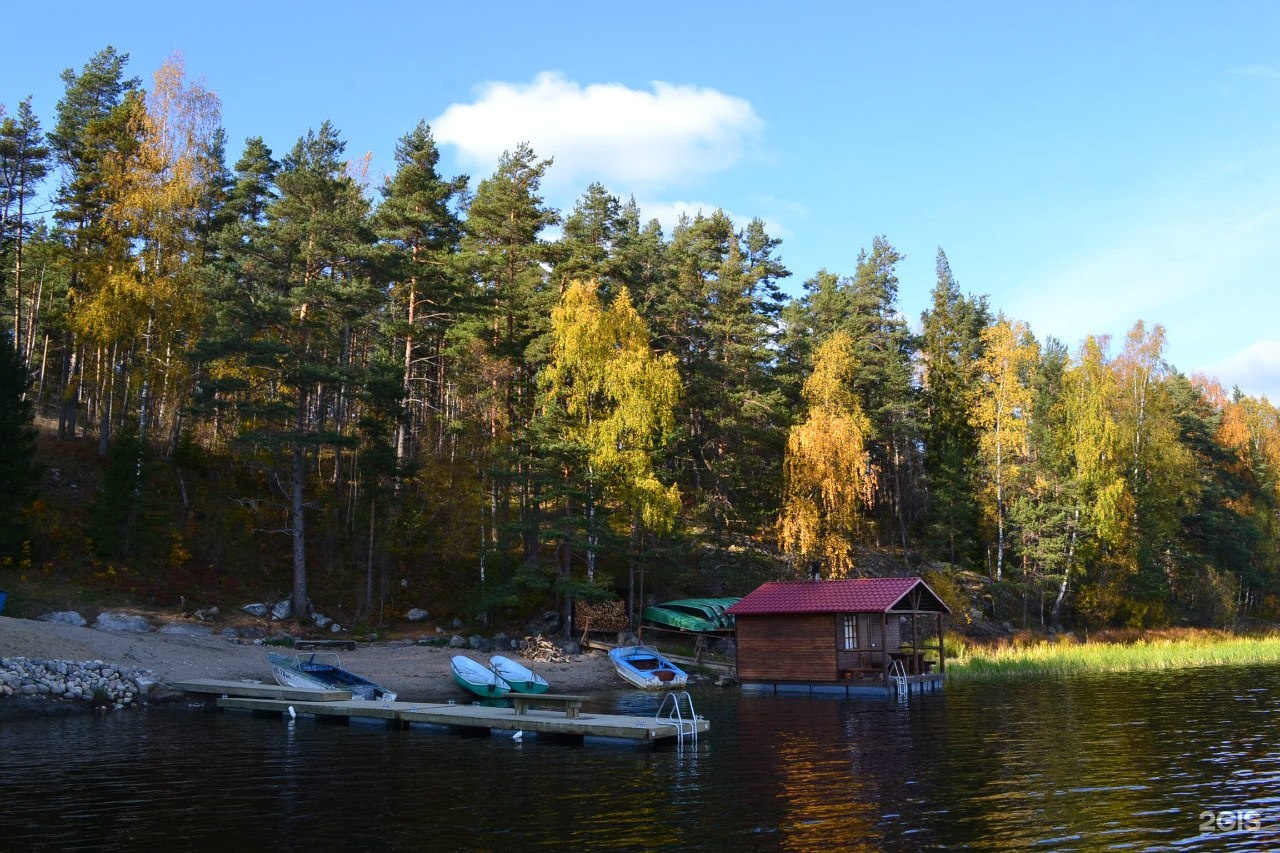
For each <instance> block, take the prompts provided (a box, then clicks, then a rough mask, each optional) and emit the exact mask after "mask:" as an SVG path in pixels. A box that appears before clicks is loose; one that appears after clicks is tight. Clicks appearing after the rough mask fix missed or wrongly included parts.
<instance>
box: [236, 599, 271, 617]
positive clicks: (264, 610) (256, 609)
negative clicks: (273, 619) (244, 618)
mask: <svg viewBox="0 0 1280 853" xmlns="http://www.w3.org/2000/svg"><path fill="white" fill-rule="evenodd" d="M240 609H241V610H243V611H244V612H245V613H248V614H249V615H250V616H257V617H258V618H259V619H261V618H262V617H264V616H266V615H267V614H268V613H270V612H271V608H270V607H268V606H267V605H265V604H262V603H261V602H257V603H255V604H246V605H245V606H244V607H241V608H240Z"/></svg>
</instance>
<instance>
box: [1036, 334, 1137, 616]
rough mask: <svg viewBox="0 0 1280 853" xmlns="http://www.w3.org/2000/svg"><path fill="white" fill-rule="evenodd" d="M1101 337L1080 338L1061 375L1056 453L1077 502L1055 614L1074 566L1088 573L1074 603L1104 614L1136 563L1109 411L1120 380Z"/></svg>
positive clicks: (1117, 435)
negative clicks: (1059, 447)
mask: <svg viewBox="0 0 1280 853" xmlns="http://www.w3.org/2000/svg"><path fill="white" fill-rule="evenodd" d="M1107 343H1108V340H1107V339H1106V338H1101V339H1100V338H1097V337H1094V336H1093V335H1090V336H1089V337H1087V338H1085V340H1084V343H1083V344H1082V345H1081V346H1080V351H1079V354H1078V355H1077V357H1076V359H1075V363H1074V364H1072V366H1071V368H1070V369H1069V370H1068V371H1067V372H1066V374H1065V375H1064V376H1063V382H1062V384H1063V394H1062V404H1061V405H1062V418H1061V420H1062V424H1063V435H1062V437H1061V442H1062V453H1063V456H1064V459H1065V462H1066V465H1067V469H1068V476H1069V479H1070V483H1071V489H1072V493H1073V494H1074V495H1075V507H1074V508H1073V510H1072V517H1073V521H1072V526H1071V535H1070V537H1069V540H1068V544H1067V559H1066V561H1065V570H1064V573H1063V577H1062V585H1061V587H1060V588H1059V591H1058V597H1057V600H1056V601H1055V602H1054V606H1053V618H1054V620H1055V621H1056V620H1057V618H1058V615H1059V613H1060V611H1061V607H1062V603H1063V601H1064V600H1065V597H1066V593H1067V588H1068V586H1069V585H1070V583H1071V580H1072V577H1073V575H1074V574H1075V573H1076V572H1077V571H1078V570H1080V571H1083V572H1086V573H1089V572H1091V573H1092V576H1091V577H1085V578H1084V579H1082V582H1081V584H1080V600H1079V608H1080V610H1081V611H1082V612H1085V613H1087V614H1088V615H1089V616H1090V617H1096V618H1099V619H1100V620H1105V619H1108V618H1110V615H1111V614H1112V613H1113V612H1114V610H1115V607H1116V601H1117V599H1118V597H1119V595H1120V590H1121V588H1122V581H1123V579H1124V578H1125V577H1127V576H1128V575H1129V574H1131V573H1132V572H1133V571H1134V563H1133V557H1132V554H1133V549H1132V548H1131V547H1129V543H1130V542H1131V541H1132V529H1133V527H1132V520H1133V513H1134V498H1133V492H1132V491H1131V490H1130V488H1129V483H1128V480H1127V479H1126V478H1125V459H1126V454H1125V452H1124V445H1125V441H1124V438H1123V433H1122V430H1121V427H1120V425H1119V423H1118V422H1117V421H1116V418H1115V415H1114V413H1113V408H1114V405H1115V400H1116V396H1117V393H1118V385H1117V376H1116V372H1115V371H1114V370H1113V369H1112V366H1111V364H1109V363H1108V360H1107V354H1106V349H1107ZM1086 580H1087V581H1088V583H1087V584H1086V583H1085V582H1084V581H1086Z"/></svg>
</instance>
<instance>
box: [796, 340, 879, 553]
mask: <svg viewBox="0 0 1280 853" xmlns="http://www.w3.org/2000/svg"><path fill="white" fill-rule="evenodd" d="M857 368H858V364H857V359H856V357H855V356H854V341H853V339H852V338H851V337H850V336H849V335H848V334H847V333H845V332H836V333H835V334H833V335H832V336H831V337H830V338H828V339H827V341H826V342H825V343H824V344H823V345H822V346H821V347H819V348H818V351H817V353H815V355H814V367H813V373H812V374H811V375H810V376H809V378H808V379H807V380H806V381H805V383H804V389H803V391H802V393H803V396H804V399H805V402H807V403H808V405H809V411H808V415H807V417H806V418H805V420H804V421H803V422H802V423H800V424H797V425H796V426H794V427H792V429H791V434H790V435H789V436H788V438H787V452H786V459H785V461H784V463H783V476H784V486H783V505H782V512H781V514H780V515H779V518H778V539H779V543H780V544H781V546H782V549H783V550H784V551H786V552H787V553H789V554H795V555H797V556H799V557H801V558H802V559H804V560H806V561H809V560H821V561H823V562H824V563H826V565H827V568H828V571H829V573H830V575H831V576H832V577H847V576H848V575H849V574H851V573H852V572H853V568H854V566H853V554H852V550H851V549H852V545H853V543H854V542H855V541H857V540H858V539H860V538H862V537H863V536H864V535H865V533H866V529H867V526H868V520H867V510H868V507H869V506H870V503H871V499H872V496H873V491H874V488H875V482H876V472H875V471H874V470H873V466H872V465H871V456H870V454H869V452H868V451H867V445H868V442H869V441H870V439H871V421H870V419H869V418H868V417H867V415H866V414H865V413H864V412H863V411H862V407H861V405H859V403H858V399H857V397H856V395H855V394H854V393H853V391H852V390H851V389H852V387H853V380H854V378H855V376H856V374H857Z"/></svg>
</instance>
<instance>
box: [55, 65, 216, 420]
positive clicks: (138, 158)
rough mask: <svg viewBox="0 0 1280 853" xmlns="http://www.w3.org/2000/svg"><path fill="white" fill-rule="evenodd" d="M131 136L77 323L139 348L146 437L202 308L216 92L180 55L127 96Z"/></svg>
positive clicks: (117, 157) (110, 173)
mask: <svg viewBox="0 0 1280 853" xmlns="http://www.w3.org/2000/svg"><path fill="white" fill-rule="evenodd" d="M123 108H124V110H125V111H126V115H125V123H126V126H127V131H128V132H127V133H126V134H125V136H124V138H126V139H128V140H129V144H127V145H121V146H117V147H116V148H115V150H113V151H112V152H111V154H110V155H108V157H107V162H106V163H105V168H104V169H103V179H104V183H105V189H104V193H105V195H106V197H107V198H108V199H109V203H108V205H107V208H106V211H105V214H104V217H103V220H104V229H103V235H102V236H103V240H104V242H105V243H108V244H113V245H116V246H117V247H118V248H119V250H120V251H118V252H113V253H107V255H106V256H107V257H108V258H109V259H111V260H110V262H109V263H108V265H107V266H106V267H105V268H104V269H103V270H102V274H101V276H100V278H99V283H98V286H97V287H96V288H95V289H94V290H93V291H92V292H91V293H90V294H88V297H89V298H87V299H85V300H84V301H83V302H82V303H81V304H80V305H79V307H78V312H77V316H76V317H75V321H76V326H77V330H78V331H79V332H80V334H82V335H83V336H84V337H85V338H87V339H88V340H91V341H94V342H96V343H98V344H99V345H100V346H101V347H104V348H111V349H113V350H117V351H120V352H123V351H125V350H129V351H132V352H134V353H135V358H137V359H138V360H139V363H138V364H135V365H131V366H130V374H131V375H132V377H133V378H134V379H135V381H136V382H137V384H138V386H139V387H138V390H137V393H136V399H137V401H138V406H139V407H140V410H139V430H138V431H139V436H140V437H143V438H145V436H146V432H147V425H148V421H149V419H150V417H151V413H150V412H149V404H150V401H151V399H152V397H153V395H154V394H155V391H154V385H155V383H156V382H157V381H159V383H160V385H161V388H160V392H159V394H158V395H156V396H158V397H159V400H160V403H161V405H164V404H165V403H166V401H167V399H168V398H169V397H170V396H171V395H172V394H173V393H175V392H176V386H177V383H178V379H177V377H176V376H175V372H176V371H177V370H178V369H179V366H180V365H181V364H182V363H184V359H182V358H180V357H179V356H180V354H181V353H180V350H181V349H182V348H184V347H185V346H187V345H188V344H189V343H190V342H191V338H190V330H192V329H193V328H195V326H196V325H197V323H196V318H197V317H198V315H199V309H198V305H197V301H198V300H197V297H196V287H195V276H196V267H197V265H196V264H195V263H193V262H192V256H193V254H194V250H195V245H196V240H197V236H196V229H197V227H198V224H199V217H200V204H199V202H200V197H201V194H202V192H203V190H204V185H205V177H206V176H205V170H206V169H207V167H208V160H207V154H208V151H209V148H210V145H211V142H212V139H213V138H214V134H215V133H216V131H217V129H218V122H219V104H218V99H217V96H216V95H214V94H213V93H212V92H210V91H208V90H207V89H205V88H204V87H203V86H202V85H200V84H199V83H194V82H190V81H188V80H187V79H186V75H185V71H184V67H183V61H182V57H181V55H180V54H174V55H173V56H171V57H170V58H169V59H168V60H167V61H166V62H165V63H164V64H163V65H162V66H161V67H160V68H159V69H158V70H157V71H156V73H155V77H154V83H153V86H152V89H151V91H150V92H149V93H148V94H147V95H146V98H145V100H144V99H143V98H142V97H141V96H132V97H130V98H128V99H127V100H126V102H125V104H124V105H123Z"/></svg>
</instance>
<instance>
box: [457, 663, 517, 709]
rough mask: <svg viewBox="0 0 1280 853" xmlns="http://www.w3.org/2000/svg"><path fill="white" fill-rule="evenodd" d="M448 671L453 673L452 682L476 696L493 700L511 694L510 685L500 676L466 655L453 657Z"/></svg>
mask: <svg viewBox="0 0 1280 853" xmlns="http://www.w3.org/2000/svg"><path fill="white" fill-rule="evenodd" d="M449 669H450V670H451V671H452V672H453V680H454V681H456V682H458V684H459V685H460V686H461V687H463V688H464V689H466V690H470V691H471V692H472V693H474V694H476V695H477V696H483V697H485V698H486V699H493V698H495V697H497V696H506V695H507V694H508V693H510V692H511V685H510V684H507V682H506V681H505V680H503V678H502V676H500V675H498V674H497V673H496V672H494V671H493V670H491V669H489V667H487V666H485V665H484V664H482V663H477V662H476V661H473V660H472V659H471V658H469V657H467V656H466V655H454V656H453V659H452V660H450V661H449Z"/></svg>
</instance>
